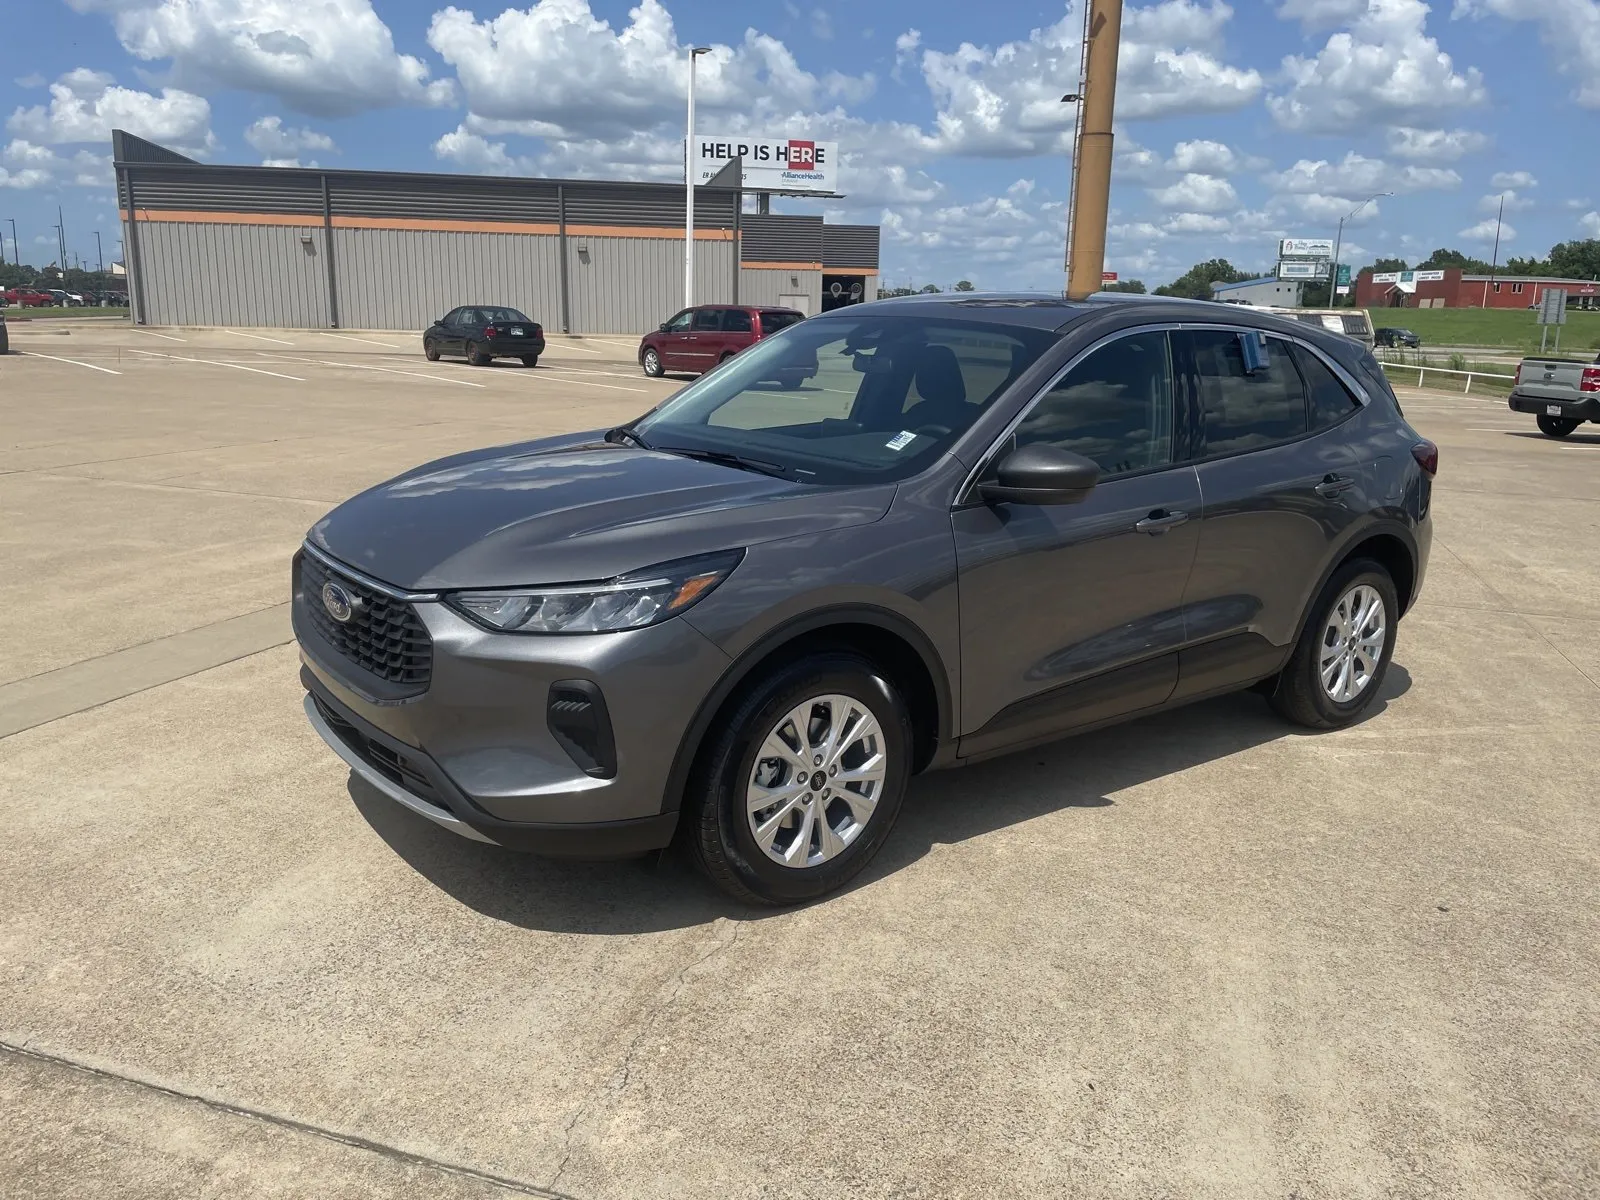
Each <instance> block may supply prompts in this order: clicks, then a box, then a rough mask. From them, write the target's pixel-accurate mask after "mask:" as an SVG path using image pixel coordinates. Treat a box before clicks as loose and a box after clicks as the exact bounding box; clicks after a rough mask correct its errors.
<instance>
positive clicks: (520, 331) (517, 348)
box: [422, 304, 544, 367]
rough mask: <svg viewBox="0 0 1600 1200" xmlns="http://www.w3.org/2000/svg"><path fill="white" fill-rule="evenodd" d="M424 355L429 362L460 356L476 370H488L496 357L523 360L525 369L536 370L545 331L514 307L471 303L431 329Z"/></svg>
mask: <svg viewBox="0 0 1600 1200" xmlns="http://www.w3.org/2000/svg"><path fill="white" fill-rule="evenodd" d="M422 352H423V353H424V354H426V355H427V356H428V361H429V362H438V361H439V358H440V356H441V355H445V354H460V355H464V356H465V357H466V360H467V361H468V362H469V363H471V364H472V365H473V366H475V367H486V366H488V365H489V363H490V362H491V361H493V360H494V359H497V358H520V359H521V360H522V365H523V366H525V367H536V366H538V365H539V355H541V354H543V353H544V329H543V328H542V327H541V326H540V325H539V323H538V322H537V321H531V320H529V319H528V318H527V317H525V316H523V315H522V314H521V313H520V312H518V311H517V310H516V309H514V308H501V307H499V306H497V305H493V304H469V305H465V306H463V307H461V308H458V309H455V310H454V311H452V312H450V313H449V314H448V315H446V316H443V317H440V318H439V319H438V320H437V321H435V322H434V323H433V324H432V325H430V326H428V328H427V330H426V331H424V333H423V335H422Z"/></svg>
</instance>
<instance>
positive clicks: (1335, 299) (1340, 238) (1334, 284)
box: [1328, 192, 1394, 308]
mask: <svg viewBox="0 0 1600 1200" xmlns="http://www.w3.org/2000/svg"><path fill="white" fill-rule="evenodd" d="M1392 195H1394V193H1393V192H1374V193H1373V194H1372V195H1370V196H1368V197H1367V198H1366V199H1365V200H1363V201H1362V202H1361V203H1360V204H1358V205H1356V206H1355V207H1354V208H1353V209H1351V210H1350V211H1349V212H1348V213H1346V214H1345V215H1344V216H1342V217H1340V218H1339V232H1338V233H1336V234H1335V235H1334V238H1333V264H1332V266H1330V267H1329V270H1328V307H1329V308H1338V307H1339V251H1340V250H1341V249H1343V248H1344V223H1345V222H1346V221H1354V220H1355V219H1356V214H1358V213H1359V212H1360V211H1361V210H1362V209H1363V208H1365V207H1366V206H1367V205H1369V204H1371V203H1372V202H1373V201H1374V200H1376V199H1378V198H1379V197H1380V196H1392ZM1355 290H1356V289H1355V283H1354V281H1353V280H1352V281H1351V285H1350V303H1351V304H1352V305H1354V304H1355Z"/></svg>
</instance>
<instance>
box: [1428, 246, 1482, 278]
mask: <svg viewBox="0 0 1600 1200" xmlns="http://www.w3.org/2000/svg"><path fill="white" fill-rule="evenodd" d="M1450 267H1460V268H1461V270H1462V271H1464V272H1466V274H1468V275H1487V274H1489V272H1491V271H1492V270H1494V267H1493V266H1491V265H1490V264H1489V263H1486V262H1484V261H1483V259H1481V258H1472V257H1469V256H1468V255H1465V254H1463V253H1461V251H1459V250H1446V249H1442V248H1441V249H1438V250H1435V251H1434V252H1433V253H1432V254H1430V255H1428V260H1427V262H1423V263H1418V264H1417V270H1419V271H1443V270H1447V269H1448V268H1450Z"/></svg>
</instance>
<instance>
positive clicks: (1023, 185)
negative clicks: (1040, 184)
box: [1006, 179, 1034, 199]
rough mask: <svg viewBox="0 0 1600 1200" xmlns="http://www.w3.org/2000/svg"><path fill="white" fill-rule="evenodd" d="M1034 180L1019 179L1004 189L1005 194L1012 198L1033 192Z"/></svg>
mask: <svg viewBox="0 0 1600 1200" xmlns="http://www.w3.org/2000/svg"><path fill="white" fill-rule="evenodd" d="M1033 188H1034V182H1033V180H1031V179H1019V180H1017V181H1016V182H1015V183H1013V184H1012V185H1011V186H1010V187H1008V188H1007V189H1006V195H1008V196H1010V197H1011V198H1012V199H1018V198H1020V197H1022V196H1030V195H1032V194H1033Z"/></svg>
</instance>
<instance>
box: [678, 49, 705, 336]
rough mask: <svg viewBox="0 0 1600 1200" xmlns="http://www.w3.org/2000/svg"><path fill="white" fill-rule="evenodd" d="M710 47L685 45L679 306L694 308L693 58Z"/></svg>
mask: <svg viewBox="0 0 1600 1200" xmlns="http://www.w3.org/2000/svg"><path fill="white" fill-rule="evenodd" d="M710 53H711V47H710V46H691V47H690V48H689V123H688V128H687V130H686V131H685V136H684V139H683V185H684V197H683V212H684V216H683V306H684V307H685V308H692V307H694V60H695V59H697V58H699V57H700V56H701V55H702V54H710Z"/></svg>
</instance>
